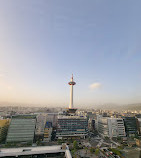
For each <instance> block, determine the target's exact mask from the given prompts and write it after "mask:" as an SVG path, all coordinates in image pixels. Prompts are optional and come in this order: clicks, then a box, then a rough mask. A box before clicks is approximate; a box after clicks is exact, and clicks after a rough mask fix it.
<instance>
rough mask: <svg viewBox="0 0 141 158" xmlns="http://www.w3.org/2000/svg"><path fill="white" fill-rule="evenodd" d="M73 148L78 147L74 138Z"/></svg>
mask: <svg viewBox="0 0 141 158" xmlns="http://www.w3.org/2000/svg"><path fill="white" fill-rule="evenodd" d="M73 148H74V149H78V144H77V141H76V140H75V141H74V142H73Z"/></svg>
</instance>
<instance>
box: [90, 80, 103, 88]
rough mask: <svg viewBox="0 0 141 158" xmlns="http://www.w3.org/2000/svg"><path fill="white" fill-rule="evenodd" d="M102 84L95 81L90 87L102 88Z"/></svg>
mask: <svg viewBox="0 0 141 158" xmlns="http://www.w3.org/2000/svg"><path fill="white" fill-rule="evenodd" d="M101 86H102V85H101V83H98V82H95V83H92V84H91V85H90V86H89V88H90V89H92V90H93V89H98V88H100V87H101Z"/></svg>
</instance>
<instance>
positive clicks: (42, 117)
mask: <svg viewBox="0 0 141 158" xmlns="http://www.w3.org/2000/svg"><path fill="white" fill-rule="evenodd" d="M46 117H47V114H45V113H40V114H38V115H37V117H36V119H37V121H36V130H35V136H36V139H43V136H44V128H45V123H46Z"/></svg>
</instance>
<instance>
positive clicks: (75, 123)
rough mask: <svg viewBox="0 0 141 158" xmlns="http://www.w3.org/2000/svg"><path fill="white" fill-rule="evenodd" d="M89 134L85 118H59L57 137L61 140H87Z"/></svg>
mask: <svg viewBox="0 0 141 158" xmlns="http://www.w3.org/2000/svg"><path fill="white" fill-rule="evenodd" d="M87 133H88V121H87V118H86V117H84V116H63V115H59V116H58V124H57V133H56V137H57V138H59V139H67V138H70V137H71V138H76V137H79V138H85V136H86V135H87Z"/></svg>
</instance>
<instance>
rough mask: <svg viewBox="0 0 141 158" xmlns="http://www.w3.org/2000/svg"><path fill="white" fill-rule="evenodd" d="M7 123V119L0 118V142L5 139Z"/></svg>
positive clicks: (8, 121)
mask: <svg viewBox="0 0 141 158" xmlns="http://www.w3.org/2000/svg"><path fill="white" fill-rule="evenodd" d="M9 123H10V120H9V119H2V120H0V142H2V141H4V140H5V139H6V136H7V131H8V127H9Z"/></svg>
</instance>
